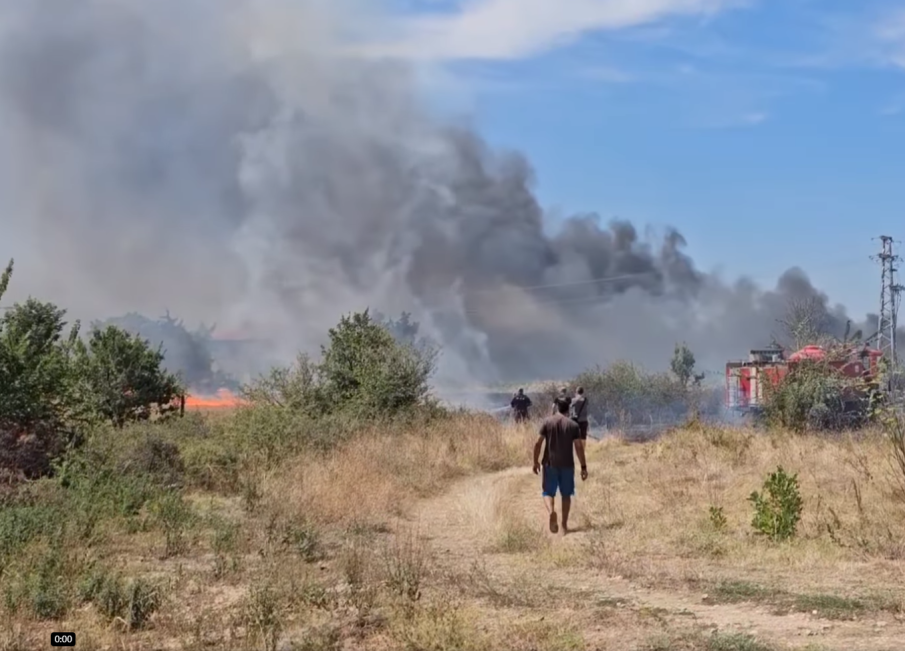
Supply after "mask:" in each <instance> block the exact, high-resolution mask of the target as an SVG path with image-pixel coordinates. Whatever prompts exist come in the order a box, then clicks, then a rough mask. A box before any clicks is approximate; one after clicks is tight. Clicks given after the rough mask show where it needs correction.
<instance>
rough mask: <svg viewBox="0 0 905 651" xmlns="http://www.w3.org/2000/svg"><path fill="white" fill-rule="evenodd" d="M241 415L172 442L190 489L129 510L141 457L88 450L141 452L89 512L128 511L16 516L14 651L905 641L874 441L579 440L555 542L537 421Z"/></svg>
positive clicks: (904, 559)
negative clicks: (288, 422)
mask: <svg viewBox="0 0 905 651" xmlns="http://www.w3.org/2000/svg"><path fill="white" fill-rule="evenodd" d="M226 418H227V417H226V416H223V415H220V414H205V415H191V416H189V417H187V418H186V419H184V422H181V423H180V424H179V425H177V426H173V427H172V432H169V433H168V434H167V437H166V439H167V441H168V442H170V443H173V444H175V445H176V446H177V447H178V449H179V452H180V457H181V461H178V463H177V461H172V465H173V467H174V468H177V469H179V473H180V476H179V477H178V478H176V479H174V481H177V480H178V481H179V485H180V486H181V489H180V490H179V491H178V492H177V493H172V492H170V493H167V494H166V495H168V496H170V497H158V498H155V499H154V500H152V501H150V502H149V503H147V504H144V505H143V506H141V508H140V509H138V510H137V511H130V510H128V509H125V507H122V504H124V503H125V502H124V500H126V498H128V496H129V495H131V493H129V492H128V491H130V490H133V489H132V488H128V489H127V488H124V487H123V486H124V485H120V484H117V483H115V481H119V479H116V478H117V477H119V478H121V477H125V476H127V475H128V473H129V472H130V468H133V467H134V466H135V464H136V463H138V461H136V460H137V459H138V460H140V459H142V458H144V457H142V456H141V454H139V453H136V452H135V450H131V451H126V452H123V451H120V447H119V446H120V445H121V444H120V443H119V442H117V441H111V442H110V443H109V446H108V448H104V445H103V444H98V445H99V446H100V448H103V449H105V450H106V452H105V454H108V455H113V456H115V457H116V458H117V459H121V458H124V459H129V460H130V461H129V462H128V463H125V464H121V465H119V466H115V467H117V468H119V469H120V472H119V474H117V473H114V474H113V475H111V477H113V478H112V479H110V482H113V483H110V484H109V486H113V487H114V488H104V489H103V491H100V489H93V490H94V491H95V492H93V493H90V499H88V500H87V501H88V502H90V503H91V504H95V505H96V504H99V503H100V501H102V500H108V501H110V503H111V504H117V505H119V506H117V508H116V509H109V510H94V511H92V510H91V509H90V508H88V507H85V506H84V505H82V503H81V502H79V503H78V504H80V506H79V507H78V508H79V509H83V507H84V509H86V510H85V512H86V513H95V515H94V516H93V517H92V518H91V519H90V526H88V527H87V528H86V525H85V524H84V522H82V520H78V523H79V527H81V528H75V529H73V528H71V527H70V528H68V529H66V531H67V533H66V535H67V536H68V538H67V539H66V540H64V541H62V542H63V544H62V545H61V544H55V542H56V543H59V542H60V541H59V540H58V539H55V538H54V536H53V535H44V536H41V535H37V534H36V535H26V534H24V533H23V532H25V531H30V529H28V527H30V526H31V527H32V528H34V530H35V531H37V530H38V529H41V526H45V525H46V523H45V525H41V526H38V525H37V524H34V522H37V520H35V518H39V516H40V517H45V516H46V517H47V518H50V517H67V516H65V514H64V515H60V514H61V513H63V512H62V511H59V510H58V511H53V512H48V513H50V515H47V514H45V516H41V515H40V513H39V512H38V511H37V510H36V509H38V506H39V505H42V504H52V503H54V499H56V498H55V497H54V495H55V493H54V491H56V490H58V489H56V488H54V487H53V486H51V485H50V484H47V485H44V484H42V483H41V482H39V483H38V484H36V485H35V487H34V492H35V494H36V498H35V500H34V505H33V506H30V507H29V506H22V507H17V508H19V509H20V510H21V514H20V515H19V516H16V517H12V516H10V515H9V514H8V513H7V515H6V516H5V519H4V520H3V521H2V523H0V555H2V558H4V559H5V562H6V564H7V565H6V566H7V568H8V571H7V573H6V574H4V579H3V581H4V582H5V583H6V585H5V586H3V587H2V592H3V595H2V596H3V599H4V601H3V603H2V604H0V610H2V620H0V650H2V651H26V650H28V651H31V650H33V649H41V648H47V647H48V637H49V635H50V632H51V631H74V632H75V633H76V634H77V638H78V643H77V648H80V649H84V650H107V649H109V650H111V651H112V650H122V651H151V650H157V649H161V650H163V649H167V650H174V651H200V650H202V649H212V650H214V649H216V650H224V651H228V650H235V651H238V650H245V649H260V650H261V651H275V650H285V651H326V650H338V649H361V650H363V651H370V650H374V651H377V650H394V649H402V650H408V651H453V650H462V651H483V650H486V651H490V650H506V649H509V650H523V651H530V650H536V651H567V650H575V651H578V650H581V649H588V650H594V649H600V650H612V651H632V650H637V651H669V650H676V651H778V650H781V649H809V650H810V651H817V650H822V651H858V650H865V651H866V650H871V651H884V650H885V651H895V650H899V649H905V619H903V613H905V499H903V496H902V493H901V491H900V489H901V488H902V484H901V479H902V477H901V476H900V475H897V474H896V471H895V466H894V464H893V463H892V460H893V456H892V452H891V449H890V448H889V444H888V442H887V441H886V440H885V439H884V437H883V436H882V435H881V434H880V433H867V434H863V435H859V436H858V438H852V437H847V436H834V437H826V438H818V437H796V436H792V435H784V434H767V433H763V432H755V431H753V430H745V429H718V428H717V429H713V428H709V429H708V428H688V429H681V430H677V431H674V432H670V433H668V434H666V435H665V436H663V437H662V438H661V439H660V440H658V441H655V442H649V443H629V442H625V441H622V440H619V439H608V440H606V441H604V442H589V444H588V450H589V469H590V477H589V479H588V481H587V482H584V483H581V482H579V486H578V495H577V497H576V500H575V506H574V511H573V513H574V514H573V517H572V526H573V527H574V531H573V532H571V533H570V534H569V535H567V536H563V535H562V534H559V535H553V534H550V533H549V532H547V531H546V529H545V527H546V518H545V517H544V509H543V504H542V502H541V498H540V489H539V480H538V478H537V477H536V476H534V475H533V474H532V472H531V468H530V448H531V446H532V444H533V442H534V437H535V433H534V429H533V428H531V427H515V426H512V425H503V424H500V423H497V422H496V421H494V420H493V419H489V418H484V417H480V416H456V417H454V418H452V419H450V420H441V421H440V422H438V423H434V424H432V425H430V426H429V427H422V426H417V425H414V424H412V425H411V426H410V427H408V428H404V429H405V431H393V432H388V431H381V430H377V429H375V430H374V431H368V432H357V433H356V435H355V436H351V437H349V438H348V439H347V440H346V442H344V443H343V444H342V445H340V446H338V447H334V448H332V449H330V450H328V451H325V452H317V451H314V450H310V449H305V450H299V451H291V448H280V449H279V450H277V451H276V452H275V453H274V454H271V455H265V456H260V455H251V454H248V453H247V452H243V448H241V447H236V446H233V445H232V443H230V441H232V440H233V439H232V438H230V437H231V436H233V435H232V434H230V432H229V431H227V428H225V426H221V425H219V424H218V422H219V421H222V420H224V419H226ZM168 431H169V430H168ZM148 440H150V439H148ZM154 445H156V447H154V446H152V447H154V449H155V450H158V452H155V453H154V454H153V455H151V456H153V458H154V459H160V458H171V457H172V455H170V456H169V457H168V456H167V455H166V454H163V455H161V454H160V453H159V449H161V448H160V445H159V444H154ZM110 450H113V451H114V452H111V451H110ZM139 452H140V450H139ZM117 455H119V456H117ZM130 455H131V456H130ZM136 455H137V456H136ZM171 460H172V459H171ZM130 464H131V465H130ZM152 465H153V468H154V471H155V472H157V471H158V470H159V465H160V464H157V465H154V464H152ZM777 466H782V467H783V468H785V469H786V470H787V471H788V472H789V473H797V475H798V479H799V482H800V490H801V495H802V498H803V512H802V520H801V523H800V525H799V528H798V534H797V536H795V537H794V538H793V539H792V540H791V541H787V542H771V541H769V540H766V539H764V538H763V537H762V536H757V535H755V534H754V531H753V529H752V526H751V519H752V512H753V510H752V508H753V507H752V504H751V503H750V502H749V501H748V497H749V495H750V494H751V493H752V491H756V490H761V487H762V484H763V482H764V479H765V477H766V476H767V475H768V474H769V473H770V472H772V471H774V470H775V469H776V468H777ZM149 467H150V466H149ZM105 486H107V485H106V484H105ZM99 491H100V492H99ZM173 495H176V497H173ZM123 496H125V497H123ZM86 499H87V498H86ZM126 501H127V500H126ZM66 504H70V503H69V502H67V503H66ZM73 508H74V507H73ZM28 509H31V510H28ZM66 509H70V507H66ZM79 512H81V511H79ZM54 513H55V514H57V516H53V514H54ZM72 517H73V518H74V517H75V516H74V515H73V516H72ZM80 517H81V516H80ZM17 518H18V519H17ZM29 518H31V520H29ZM29 522H32V524H31V525H29V524H28V523H29ZM23 523H24V524H23ZM35 527H36V528H35ZM52 530H53V529H52V527H51V529H47V528H46V527H45V528H44V529H41V531H45V532H46V531H52ZM73 531H83V534H84V535H81V536H76V535H74V534H73V533H72V532H73ZM36 568H37V569H36ZM66 605H68V607H66Z"/></svg>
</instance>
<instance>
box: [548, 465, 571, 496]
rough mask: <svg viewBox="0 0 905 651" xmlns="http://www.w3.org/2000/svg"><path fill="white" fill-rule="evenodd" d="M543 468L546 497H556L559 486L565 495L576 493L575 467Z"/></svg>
mask: <svg viewBox="0 0 905 651" xmlns="http://www.w3.org/2000/svg"><path fill="white" fill-rule="evenodd" d="M542 470H543V473H544V474H543V489H544V492H543V495H544V497H556V489H557V488H558V489H559V492H560V494H561V495H562V496H563V497H573V496H574V495H575V468H551V467H550V466H544V467H543V468H542Z"/></svg>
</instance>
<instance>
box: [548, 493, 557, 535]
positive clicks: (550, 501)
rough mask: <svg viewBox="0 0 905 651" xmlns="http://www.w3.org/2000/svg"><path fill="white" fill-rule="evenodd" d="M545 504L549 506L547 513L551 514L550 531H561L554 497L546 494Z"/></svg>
mask: <svg viewBox="0 0 905 651" xmlns="http://www.w3.org/2000/svg"><path fill="white" fill-rule="evenodd" d="M544 506H546V507H547V514H548V515H549V516H550V531H551V532H552V533H556V532H558V531H559V524H558V523H557V522H556V504H555V503H554V501H553V498H552V497H547V496H546V495H544Z"/></svg>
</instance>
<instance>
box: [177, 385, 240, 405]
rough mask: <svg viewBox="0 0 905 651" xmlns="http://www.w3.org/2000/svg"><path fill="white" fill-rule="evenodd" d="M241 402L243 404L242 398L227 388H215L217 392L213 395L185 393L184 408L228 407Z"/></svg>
mask: <svg viewBox="0 0 905 651" xmlns="http://www.w3.org/2000/svg"><path fill="white" fill-rule="evenodd" d="M241 404H243V401H242V399H241V398H239V397H238V396H237V395H235V394H234V393H232V392H231V391H230V390H229V389H217V394H216V395H213V396H191V395H187V396H186V397H185V408H186V409H229V408H232V407H238V406H239V405H241Z"/></svg>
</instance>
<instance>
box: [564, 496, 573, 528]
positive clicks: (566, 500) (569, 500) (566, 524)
mask: <svg viewBox="0 0 905 651" xmlns="http://www.w3.org/2000/svg"><path fill="white" fill-rule="evenodd" d="M571 508H572V498H571V497H565V496H564V497H563V498H562V532H563V535H565V534H567V533H569V510H570V509H571Z"/></svg>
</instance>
